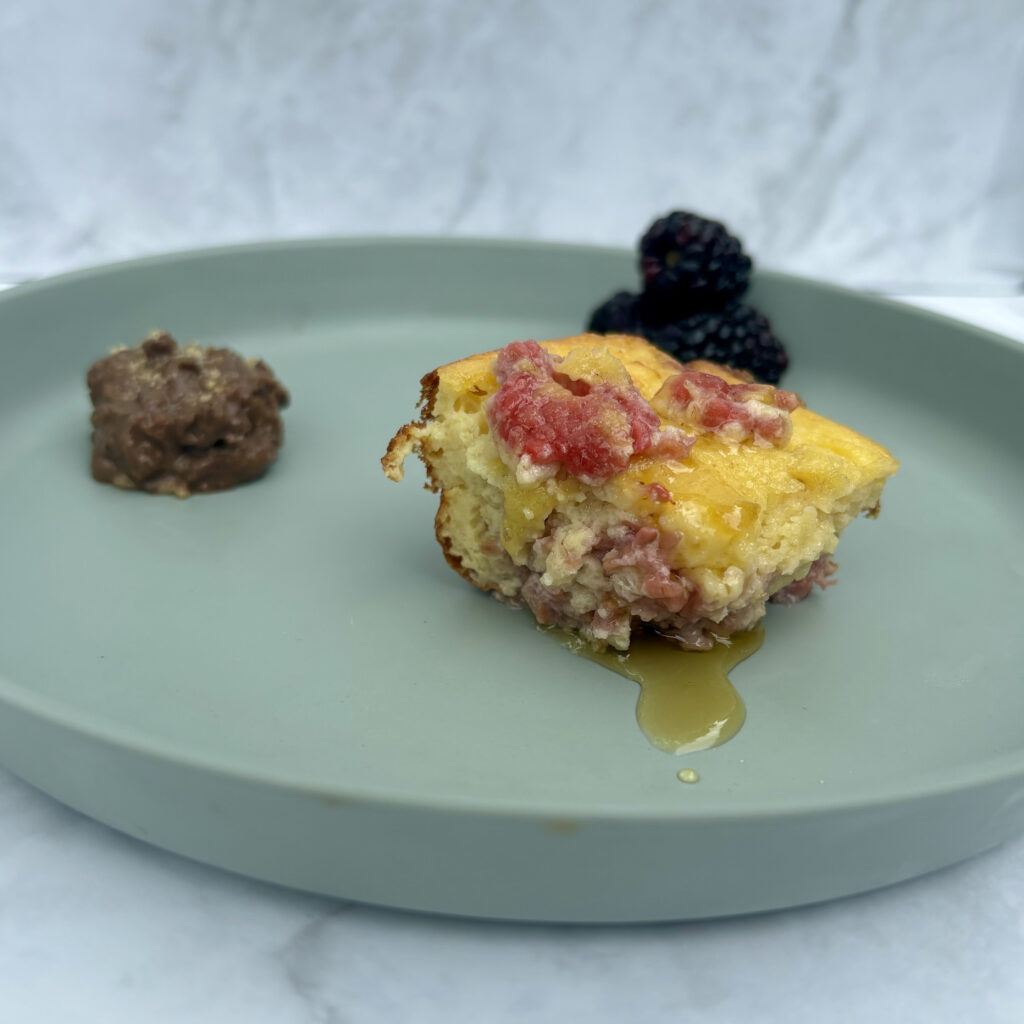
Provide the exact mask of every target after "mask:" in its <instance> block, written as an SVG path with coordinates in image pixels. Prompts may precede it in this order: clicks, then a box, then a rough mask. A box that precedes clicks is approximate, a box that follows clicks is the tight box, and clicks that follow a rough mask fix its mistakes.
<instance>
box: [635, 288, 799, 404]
mask: <svg viewBox="0 0 1024 1024" xmlns="http://www.w3.org/2000/svg"><path fill="white" fill-rule="evenodd" d="M646 337H647V339H648V340H649V341H650V342H651V344H653V345H657V346H658V348H660V349H664V350H665V351H666V352H668V353H670V354H671V355H673V356H675V357H676V359H678V360H680V361H681V362H684V363H687V362H689V361H690V360H691V359H709V360H710V361H711V362H713V363H721V364H723V365H724V366H732V367H734V368H736V369H740V370H747V371H749V372H750V373H752V374H753V375H754V376H755V377H757V379H758V380H762V381H764V382H765V383H767V384H778V383H779V379H780V378H781V377H782V374H783V373H784V372H785V369H786V367H787V366H789V356H787V355H786V350H785V349H784V348H783V347H782V342H780V341H779V339H778V338H776V337H775V335H774V334H772V326H771V324H770V323H768V318H767V317H766V316H764V314H762V313H759V312H758V311H757V310H756V309H754V307H753V306H747V305H744V304H743V303H742V302H734V303H732V305H730V306H726V307H725V309H717V310H710V311H709V312H707V313H691V314H690V315H689V316H687V317H684V318H683V319H682V320H677V321H675V322H674V323H670V324H665V325H664V326H663V327H649V328H647V334H646Z"/></svg>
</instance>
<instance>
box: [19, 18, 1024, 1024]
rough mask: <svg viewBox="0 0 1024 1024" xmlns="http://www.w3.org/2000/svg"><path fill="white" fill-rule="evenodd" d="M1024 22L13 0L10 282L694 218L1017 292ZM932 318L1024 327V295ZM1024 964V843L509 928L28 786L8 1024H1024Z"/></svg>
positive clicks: (871, 275) (803, 253)
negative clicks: (723, 911)
mask: <svg viewBox="0 0 1024 1024" xmlns="http://www.w3.org/2000/svg"><path fill="white" fill-rule="evenodd" d="M1022 34H1024V4H1022V3H1021V2H1020V0H975V2H971V0H934V2H926V0H898V2H897V0H890V2H882V0H861V2H858V0H849V2H847V3H845V4H844V3H832V2H821V3H809V2H808V3H800V2H798V0H774V2H773V0H742V2H720V3H708V2H701V3H697V2H672V0H645V2H638V3H626V2H621V3H611V2H600V0H595V2H591V3H583V2H569V0H566V2H562V3H558V2H555V0H551V2H548V3H544V2H542V0H523V2H518V3H512V2H509V0H493V2H490V3H487V2H485V0H480V2H472V0H432V2H429V3H427V2H424V3H419V4H417V3H412V2H399V0H382V2H377V3H373V2H371V0H362V2H359V3H346V2H342V0H338V2H330V0H277V2H275V0H178V2H171V0H0V280H3V279H4V278H5V277H6V278H8V279H17V278H21V277H28V276H34V275H39V274H44V273H50V272H54V271H59V270H63V269H67V268H70V267H74V266H78V265H83V264H88V263H95V262H98V261H102V260H109V259H115V258H122V257H130V256H134V255H139V254H142V253H151V252H157V251H161V250H166V249H172V248H181V247H189V246H196V245H203V244H211V243H218V242H229V241H240V240H246V239H259V238H267V237H285V236H308V235H323V234H333V233H346V234H351V233H366V234H378V233H405V232H413V233H443V234H450V233H457V234H466V235H472V234H496V235H513V236H527V237H538V238H552V239H568V240H573V239H575V240H580V241H593V242H600V243H612V244H622V245H628V244H631V243H632V242H633V240H634V239H635V237H636V235H637V233H638V232H639V231H640V230H641V228H642V227H643V226H644V225H645V224H646V222H647V221H648V220H650V219H651V218H652V217H653V216H654V215H655V214H657V213H659V212H663V211H665V210H668V209H670V208H673V207H678V206H686V207H690V208H694V209H698V210H700V211H703V212H706V213H710V214H714V215H717V216H720V217H723V218H725V219H726V220H728V221H729V222H730V223H731V224H732V225H733V226H734V227H735V228H736V229H737V230H738V231H739V232H741V233H742V234H743V235H744V237H745V238H746V240H747V242H748V244H749V247H750V248H751V249H752V250H753V251H754V252H755V254H756V255H757V256H758V257H759V258H760V259H761V260H762V261H763V262H767V263H773V264H775V265H778V266H783V267H787V268H790V269H793V270H797V271H802V272H810V273H813V274H816V275H823V276H828V277H833V278H839V279H844V280H847V281H850V282H853V283H862V284H863V283H870V284H880V285H889V286H894V285H897V284H899V283H902V284H903V287H907V285H908V283H912V284H913V285H914V287H915V288H916V289H917V290H920V288H922V287H924V286H925V285H931V286H932V287H938V288H942V287H945V288H946V289H947V290H949V289H967V290H970V289H978V288H982V287H990V286H991V285H992V277H991V274H990V273H989V269H988V268H989V267H990V266H1002V267H1004V268H1006V267H1009V268H1013V267H1016V268H1017V270H1018V272H1019V271H1020V268H1021V266H1022V265H1024V258H1022V256H1021V245H1022V239H1024V201H1022V196H1024V166H1022V160H1024V149H1022V142H1024V133H1022V132H1021V130H1020V129H1021V124H1020V119H1021V118H1022V117H1024V86H1022V83H1024V78H1022V77H1021V74H1020V70H1019V68H1020V64H1019V61H1018V58H1019V43H1020V40H1021V36H1022ZM1015 96H1016V99H1014V97H1015ZM1013 117H1016V119H1017V120H1016V122H1014V121H1013V120H1012V119H1013ZM931 301H932V303H933V304H935V303H938V304H939V305H938V308H941V309H944V310H945V311H947V312H952V313H954V314H955V315H965V316H970V317H972V318H975V319H978V320H980V321H981V322H984V323H986V324H988V325H989V326H991V327H994V328H996V329H1003V330H1007V331H1009V332H1010V333H1014V334H1015V335H1016V336H1017V337H1018V338H1020V339H1021V340H1024V320H1022V310H1021V303H1022V302H1024V300H1015V301H1012V302H1011V301H1010V300H1008V301H1007V302H1006V303H1004V304H998V303H995V302H993V301H992V300H981V299H975V300H971V302H970V303H968V302H966V300H962V299H961V300H956V301H954V300H942V299H933V300H931ZM968 307H970V308H968ZM2 340H3V339H0V342H2ZM0 498H2V496H0ZM0 573H2V566H0ZM1022 962H1024V840H1020V839H1018V840H1017V841H1016V842H1014V843H1011V844H1008V845H1007V846H1005V847H1004V848H1002V849H1001V850H998V851H994V852H993V853H991V854H988V855H986V856H984V857H981V858H977V859H975V860H973V861H971V862H969V863H967V864H963V865H959V866H957V867H953V868H950V869H948V870H946V871H943V872H940V873H938V874H935V875H932V876H929V877H927V878H921V879H917V880H915V881H913V882H910V883H907V884H904V885H900V886H897V887H894V888H891V889H888V890H883V891H881V892H876V893H870V894H867V895H864V896H860V897H856V898H852V899H847V900H843V901H839V902H835V903H830V904H826V905H824V906H819V907H809V908H801V909H796V910H791V911H787V912H782V913H777V914H771V915H762V916H758V917H747V918H740V919H736V920H730V921H716V922H697V923H691V924H681V925H664V926H652V927H636V928H620V929H609V928H559V927H541V926H536V927H530V926H512V925H500V924H490V923H482V922H468V921H453V920H445V919H438V918H430V917H425V916H418V915H412V914H400V913H396V912H390V911H386V910H380V909H374V908H370V907H360V906H357V905H353V904H348V903H344V902H340V901H332V900H326V899H322V898H319V897H316V896H310V895H305V894H301V893H294V892H289V891H286V890H283V889H277V888H274V887H272V886H267V885H262V884H260V883H257V882H252V881H248V880H245V879H240V878H237V877H235V876H232V875H229V874H227V873H224V872H219V871H215V870H214V869H212V868H207V867H204V866H202V865H198V864H193V863H191V862H188V861H185V860H182V859H180V858H177V857H174V856H173V855H171V854H168V853H164V852H162V851H159V850H155V849H153V848H150V847H147V846H144V845H142V844H140V843H136V842H133V841H132V840H130V839H128V838H126V837H124V836H121V835H119V834H117V833H114V832H112V831H111V830H109V829H106V828H104V827H103V826H102V825H99V824H97V823H95V822H92V821H89V820H88V819H85V818H83V817H82V816H81V815H78V814H76V813H75V812H73V811H70V810H68V809H67V808H64V807H61V806H60V805H58V804H56V803H55V802H53V801H52V800H50V799H49V798H47V797H45V796H43V795H42V794H41V793H39V792H37V791H35V790H33V789H31V788H30V787H28V786H27V785H25V784H24V783H22V782H20V781H18V780H17V779H15V778H14V777H12V776H11V775H9V774H8V773H6V772H3V771H0V1024H35V1022H42V1024H49V1022H51V1021H62V1022H63V1021H68V1022H75V1024H92V1022H96V1024H122V1022H123V1024H137V1022H139V1021H145V1022H147V1024H163V1022H168V1024H170V1022H178V1021H188V1022H190V1024H206V1022H210V1024H234V1022H236V1021H237V1022H238V1024H242V1022H244V1024H255V1022H259V1024H263V1022H266V1024H277V1022H296V1024H299V1022H301V1024H307V1022H308V1024H342V1022H348V1024H362V1022H377V1021H401V1022H414V1024H433V1022H445V1024H449V1022H453V1021H473V1022H476V1021H482V1022H487V1024H522V1022H532V1021H558V1022H562V1021H573V1020H577V1019H586V1020H588V1021H591V1022H594V1024H612V1022H615V1024H618V1022H620V1021H630V1022H632V1021H637V1020H643V1021H650V1022H658V1024H661V1022H665V1024H669V1022H672V1024H676V1022H679V1021H687V1020H693V1019H695V1018H699V1019H701V1020H714V1021H716V1022H723V1024H741V1022H742V1024H751V1022H754V1021H757V1022H778V1024H819V1022H822V1021H829V1022H831V1021H836V1022H840V1024H845V1022H858V1024H859V1022H861V1021H874V1022H879V1024H889V1022H892V1024H897V1022H898V1024H917V1022H925V1021H927V1022H928V1024H961V1022H963V1021H971V1022H972V1024H973V1022H982V1024H988V1022H999V1024H1019V1022H1020V1021H1021V1020H1022V1019H1024V1017H1022V1014H1024V973H1022V971H1021V969H1020V966H1021V963H1022Z"/></svg>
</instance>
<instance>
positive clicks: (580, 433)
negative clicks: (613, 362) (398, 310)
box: [486, 341, 694, 484]
mask: <svg viewBox="0 0 1024 1024" xmlns="http://www.w3.org/2000/svg"><path fill="white" fill-rule="evenodd" d="M563 362H564V360H563V359H562V358H561V357H559V356H553V355H551V354H550V353H548V352H546V351H545V350H544V349H543V348H541V346H540V345H538V344H537V342H535V341H514V342H512V344H510V345H506V346H505V347H504V348H503V349H502V350H501V351H500V352H499V353H498V356H497V359H496V360H495V364H494V373H495V376H496V377H497V378H498V384H499V385H500V386H499V388H498V391H497V392H496V393H495V394H494V395H493V396H492V397H491V399H490V400H489V401H488V403H487V407H486V412H487V418H488V421H489V423H490V425H491V431H492V432H493V433H494V435H495V436H496V437H498V438H499V439H500V441H501V443H502V445H503V446H504V448H505V450H506V451H507V452H509V453H511V454H512V456H513V457H514V458H515V459H516V460H517V461H522V460H528V464H529V465H531V466H551V467H555V468H557V467H558V466H561V467H562V468H563V469H565V471H566V472H567V473H570V474H571V475H572V476H574V477H577V478H578V479H580V480H582V481H584V483H588V484H598V483H602V482H604V481H605V480H607V479H608V478H609V477H612V476H614V475H615V474H616V473H621V472H622V471H623V470H624V469H626V468H627V467H628V466H629V461H630V459H631V458H632V457H633V456H634V455H641V454H643V453H645V452H657V453H658V454H664V455H667V456H670V457H676V458H685V457H686V456H687V455H688V454H689V452H690V448H691V447H692V446H693V441H694V439H693V438H692V437H689V436H687V435H686V434H685V433H683V432H682V431H681V430H679V429H678V428H675V427H668V428H665V429H664V430H662V428H661V421H660V419H659V418H658V414H657V413H656V412H655V411H654V409H652V408H651V406H650V404H649V403H648V402H647V400H646V399H645V398H644V397H643V395H641V394H640V392H639V391H637V389H636V388H635V387H633V386H632V384H626V383H623V382H622V381H605V380H600V379H598V380H595V379H593V378H592V377H591V378H590V379H587V378H584V377H573V376H570V375H569V374H567V373H565V372H562V371H560V370H559V369H558V366H559V365H560V364H561V363H563ZM622 372H623V375H624V376H625V379H626V380H628V375H625V371H624V370H623V371H622Z"/></svg>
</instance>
